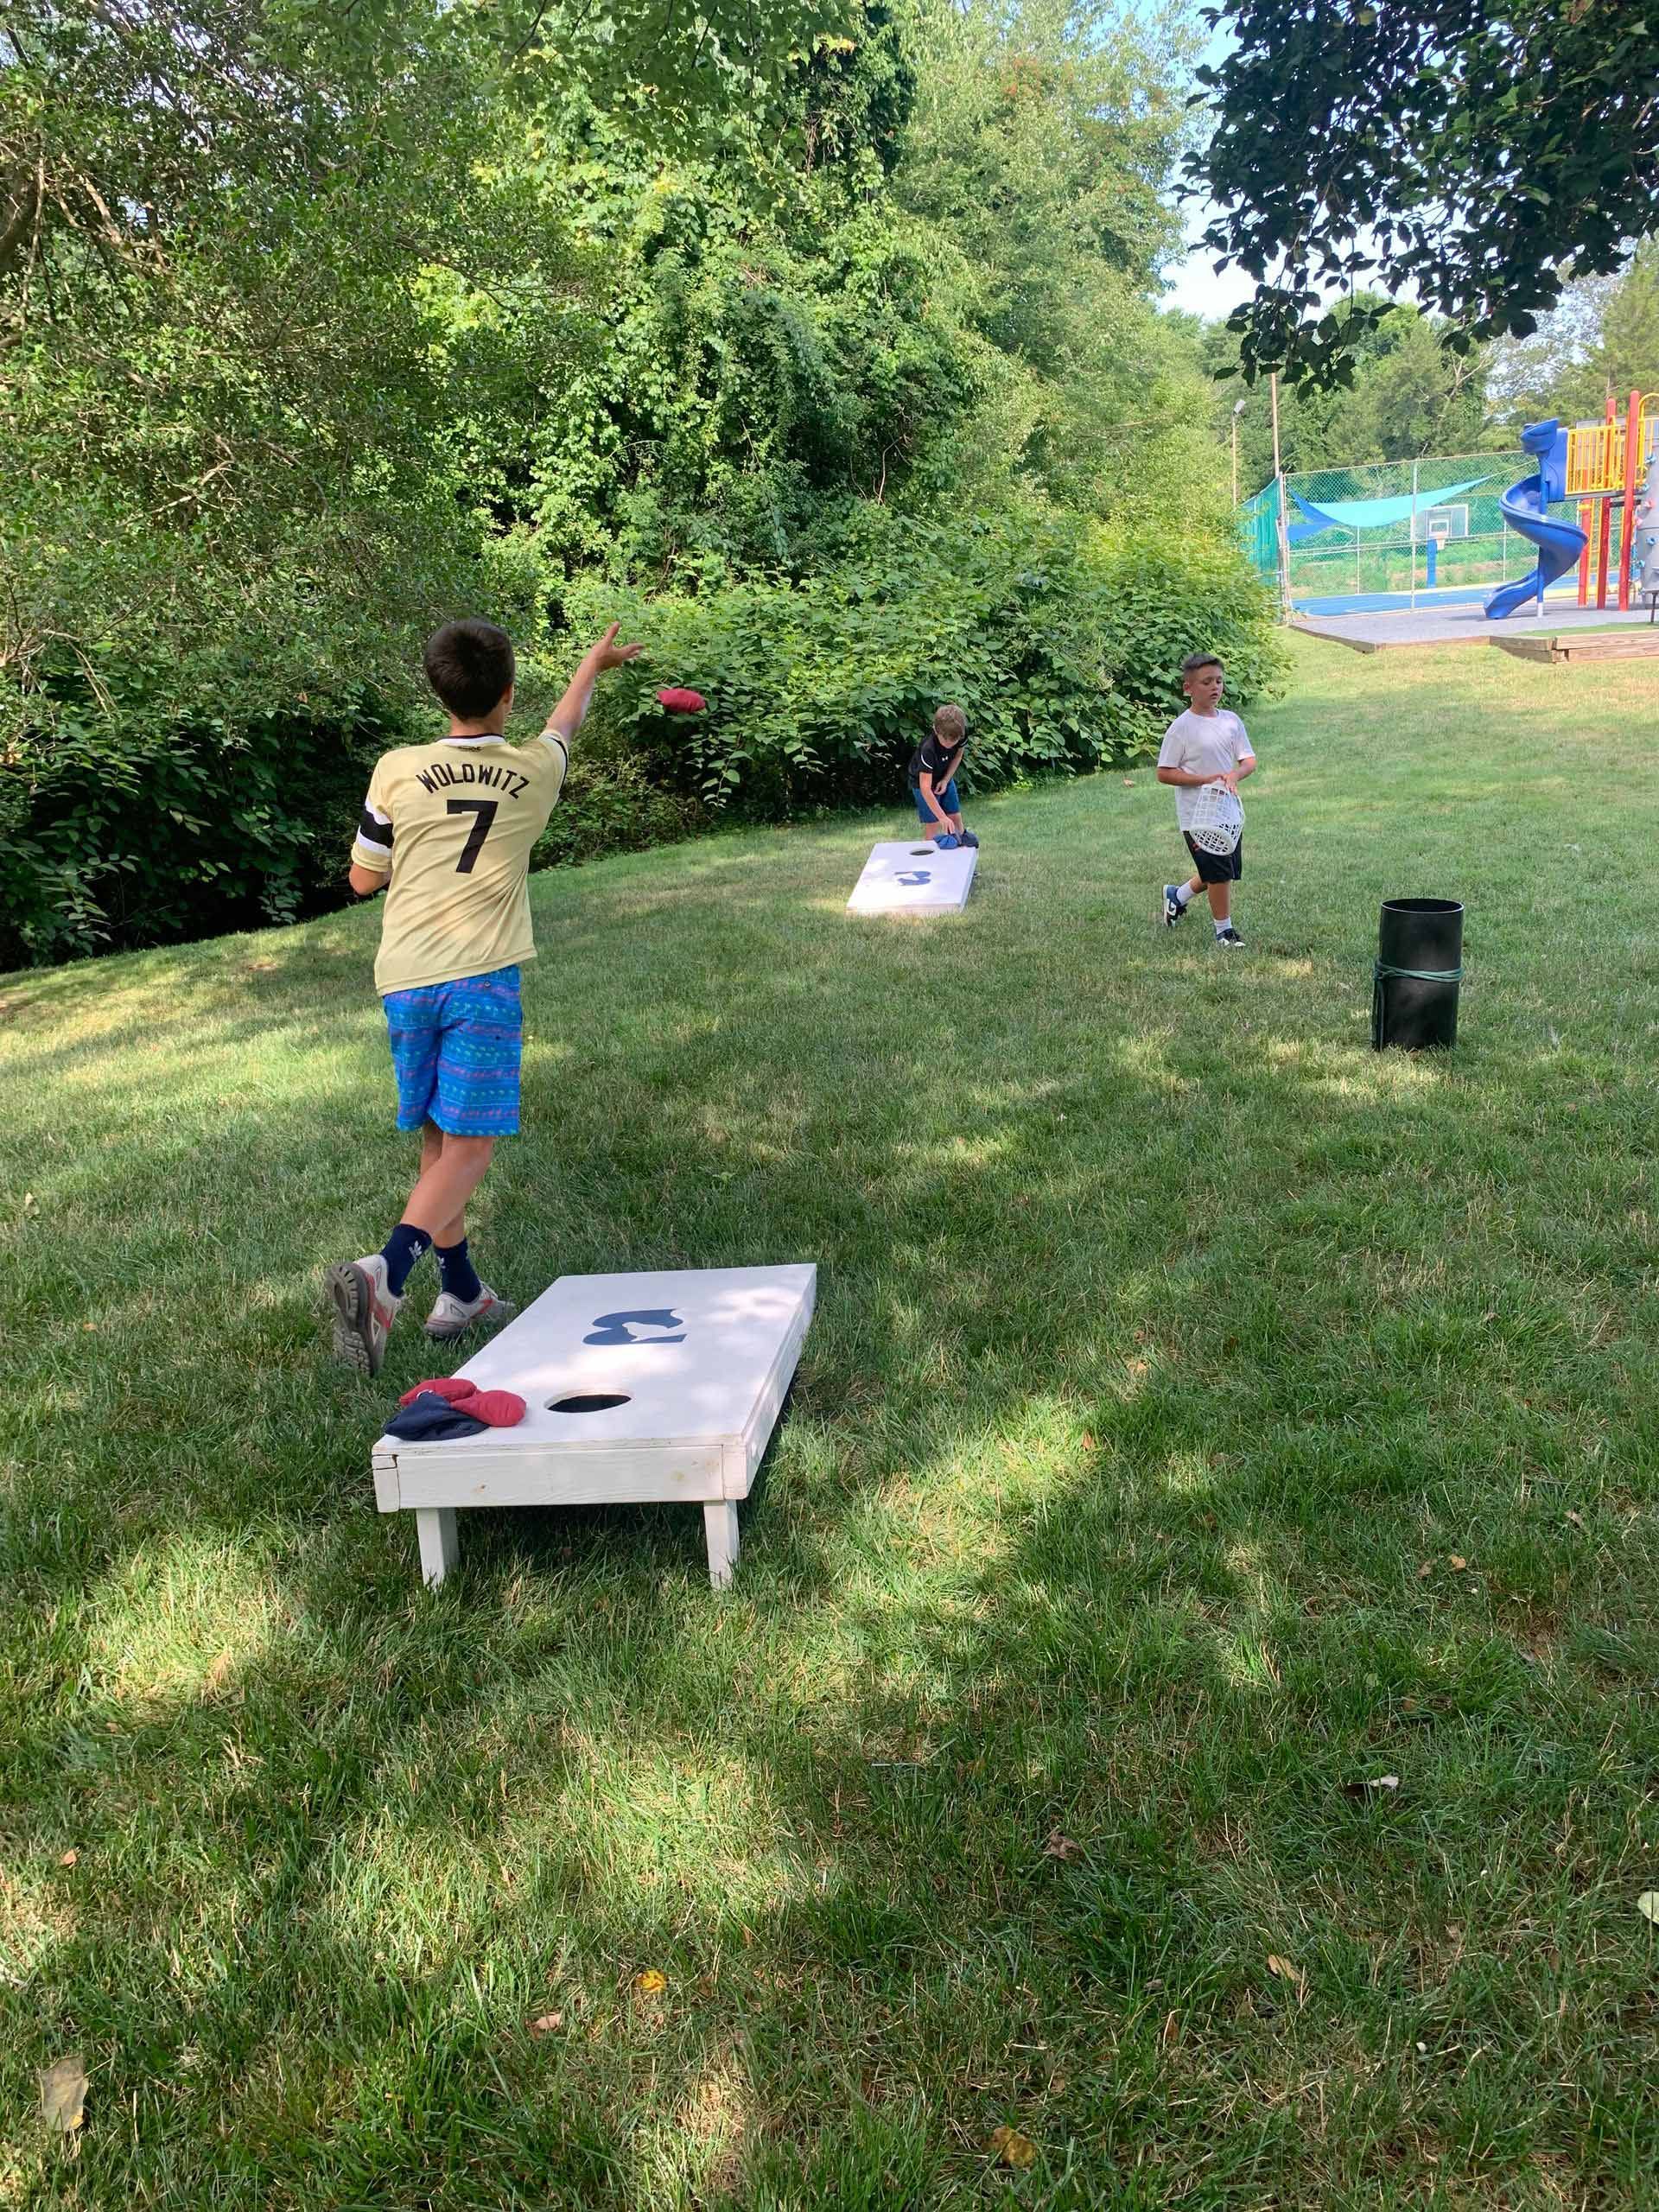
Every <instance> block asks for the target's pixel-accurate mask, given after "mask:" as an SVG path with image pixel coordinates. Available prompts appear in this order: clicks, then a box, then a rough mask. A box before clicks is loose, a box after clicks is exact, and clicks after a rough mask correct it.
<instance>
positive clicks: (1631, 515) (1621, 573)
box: [1618, 391, 1642, 614]
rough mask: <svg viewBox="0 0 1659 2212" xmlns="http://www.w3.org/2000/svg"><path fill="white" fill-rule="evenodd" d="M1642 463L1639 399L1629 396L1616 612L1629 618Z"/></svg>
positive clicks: (1633, 394) (1619, 534) (1625, 426)
mask: <svg viewBox="0 0 1659 2212" xmlns="http://www.w3.org/2000/svg"><path fill="white" fill-rule="evenodd" d="M1641 462H1642V395H1641V393H1640V392H1639V391H1633V392H1632V393H1631V394H1630V413H1629V414H1628V415H1627V416H1625V418H1624V512H1623V514H1622V515H1621V516H1620V518H1619V524H1618V611H1619V613H1621V614H1628V613H1629V612H1630V550H1631V548H1632V547H1633V546H1634V545H1635V543H1636V532H1635V531H1634V530H1632V529H1631V527H1630V524H1631V523H1632V522H1633V521H1634V520H1635V518H1636V480H1637V474H1638V473H1639V471H1640V468H1641Z"/></svg>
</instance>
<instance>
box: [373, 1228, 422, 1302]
mask: <svg viewBox="0 0 1659 2212" xmlns="http://www.w3.org/2000/svg"><path fill="white" fill-rule="evenodd" d="M431 1249H432V1239H431V1238H430V1237H429V1236H428V1235H427V1233H426V1231H425V1230H423V1229H416V1228H413V1227H411V1225H410V1224H409V1223H408V1222H406V1221H400V1222H399V1223H398V1224H397V1228H396V1229H394V1230H392V1232H391V1236H388V1237H387V1239H386V1241H385V1245H384V1246H383V1247H382V1249H381V1253H380V1256H381V1258H382V1259H383V1260H384V1261H385V1263H386V1288H387V1289H388V1290H389V1291H390V1292H391V1294H392V1296H393V1297H394V1298H401V1297H402V1296H403V1294H404V1284H405V1283H406V1282H407V1281H409V1271H410V1268H412V1267H413V1266H414V1264H415V1262H416V1260H418V1259H419V1258H420V1256H421V1255H422V1253H423V1252H429V1251H430V1250H431Z"/></svg>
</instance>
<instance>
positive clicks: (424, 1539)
mask: <svg viewBox="0 0 1659 2212" xmlns="http://www.w3.org/2000/svg"><path fill="white" fill-rule="evenodd" d="M415 1528H416V1534H417V1535H419V1537H420V1540H421V1580H423V1582H424V1583H425V1585H426V1586H427V1588H428V1589H429V1590H435V1589H436V1588H437V1586H438V1585H439V1583H440V1582H442V1580H443V1578H444V1576H445V1575H446V1574H448V1572H449V1570H450V1568H451V1567H453V1566H454V1563H455V1561H456V1560H458V1559H459V1558H460V1556H461V1543H460V1540H459V1539H458V1538H457V1536H456V1535H455V1509H454V1506H453V1505H423V1506H422V1507H421V1508H420V1509H419V1510H417V1511H416V1516H415Z"/></svg>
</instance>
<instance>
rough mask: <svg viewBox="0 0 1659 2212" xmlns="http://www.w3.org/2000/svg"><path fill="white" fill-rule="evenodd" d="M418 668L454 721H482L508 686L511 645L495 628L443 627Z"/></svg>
mask: <svg viewBox="0 0 1659 2212" xmlns="http://www.w3.org/2000/svg"><path fill="white" fill-rule="evenodd" d="M421 665H422V666H423V668H424V669H425V671H426V680H427V682H428V683H429V684H430V685H431V686H432V689H433V690H435V692H436V693H437V695H438V696H439V698H440V699H442V702H443V703H444V705H445V706H446V707H448V709H449V711H450V713H451V714H452V715H454V717H455V719H456V721H462V722H476V721H482V720H483V719H484V717H485V715H487V714H488V713H489V711H490V709H492V708H493V707H494V706H495V705H496V704H497V703H498V702H499V701H500V700H501V699H502V698H503V697H504V696H505V694H506V692H507V690H508V689H509V687H510V686H511V684H512V678H513V671H514V669H515V666H516V663H515V662H514V659H513V655H512V639H511V638H510V637H508V635H507V633H506V632H505V630H498V629H497V628H496V626H495V625H494V623H493V622H474V621H467V622H446V623H445V624H444V626H443V627H442V630H435V631H434V632H432V635H431V636H430V637H429V639H427V641H426V651H425V652H423V654H422V656H421Z"/></svg>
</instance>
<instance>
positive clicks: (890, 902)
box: [847, 837, 979, 914]
mask: <svg viewBox="0 0 1659 2212" xmlns="http://www.w3.org/2000/svg"><path fill="white" fill-rule="evenodd" d="M978 860H979V849H978V847H977V846H976V845H964V846H961V847H959V848H958V849H957V851H955V852H954V853H941V852H936V851H935V850H934V849H933V847H932V846H931V844H929V843H928V842H926V840H925V838H921V837H918V838H916V839H915V840H914V841H913V842H910V843H906V844H902V845H877V846H876V847H875V848H874V849H873V851H872V852H871V854H870V857H869V858H868V861H865V863H864V873H863V874H862V875H861V876H860V877H859V879H858V881H857V883H856V884H855V886H854V887H853V895H852V897H851V898H850V899H849V900H848V901H847V911H848V912H849V914H959V913H960V912H962V910H963V907H964V906H966V905H967V904H968V893H969V892H970V891H971V890H972V889H973V887H974V869H975V868H976V865H977V863H978Z"/></svg>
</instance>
